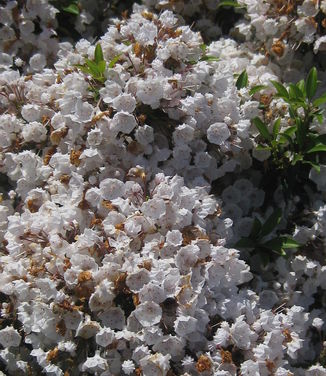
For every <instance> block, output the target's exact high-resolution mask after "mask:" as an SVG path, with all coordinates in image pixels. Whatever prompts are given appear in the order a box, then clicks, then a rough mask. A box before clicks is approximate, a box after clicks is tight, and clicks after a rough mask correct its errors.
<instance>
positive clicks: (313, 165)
mask: <svg viewBox="0 0 326 376" xmlns="http://www.w3.org/2000/svg"><path fill="white" fill-rule="evenodd" d="M302 163H303V164H309V165H310V166H311V167H312V168H314V169H315V170H316V171H317V172H318V173H320V166H319V164H317V163H314V162H311V161H302Z"/></svg>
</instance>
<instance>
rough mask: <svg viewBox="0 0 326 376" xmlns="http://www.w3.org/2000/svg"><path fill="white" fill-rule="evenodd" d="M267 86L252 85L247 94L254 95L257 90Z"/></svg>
mask: <svg viewBox="0 0 326 376" xmlns="http://www.w3.org/2000/svg"><path fill="white" fill-rule="evenodd" d="M267 87H268V86H266V85H257V86H253V87H252V88H251V89H250V90H249V95H254V94H256V93H258V92H259V91H261V90H263V89H266V88H267Z"/></svg>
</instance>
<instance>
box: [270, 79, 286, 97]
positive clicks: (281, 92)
mask: <svg viewBox="0 0 326 376" xmlns="http://www.w3.org/2000/svg"><path fill="white" fill-rule="evenodd" d="M271 83H272V84H273V86H274V87H275V89H276V90H277V94H278V95H279V96H280V97H281V98H283V99H289V93H288V91H287V90H286V88H285V86H283V85H282V84H281V83H280V82H277V81H271Z"/></svg>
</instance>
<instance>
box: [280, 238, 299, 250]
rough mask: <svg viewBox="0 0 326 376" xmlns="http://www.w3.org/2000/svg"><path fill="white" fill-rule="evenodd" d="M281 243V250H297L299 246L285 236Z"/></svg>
mask: <svg viewBox="0 0 326 376" xmlns="http://www.w3.org/2000/svg"><path fill="white" fill-rule="evenodd" d="M281 241H282V248H284V249H287V248H298V247H300V246H301V244H300V243H298V242H296V241H295V240H294V239H292V238H290V237H286V236H282V237H281Z"/></svg>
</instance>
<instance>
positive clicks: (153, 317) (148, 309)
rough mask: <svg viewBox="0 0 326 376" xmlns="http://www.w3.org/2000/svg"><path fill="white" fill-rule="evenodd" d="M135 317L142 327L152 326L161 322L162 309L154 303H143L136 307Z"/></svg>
mask: <svg viewBox="0 0 326 376" xmlns="http://www.w3.org/2000/svg"><path fill="white" fill-rule="evenodd" d="M135 316H136V318H137V320H138V321H139V322H140V323H141V325H142V326H144V327H148V326H152V325H155V324H158V323H159V322H160V320H161V318H162V308H161V307H160V306H159V305H158V304H157V303H153V302H145V303H141V304H139V305H138V306H137V307H136V310H135Z"/></svg>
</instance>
